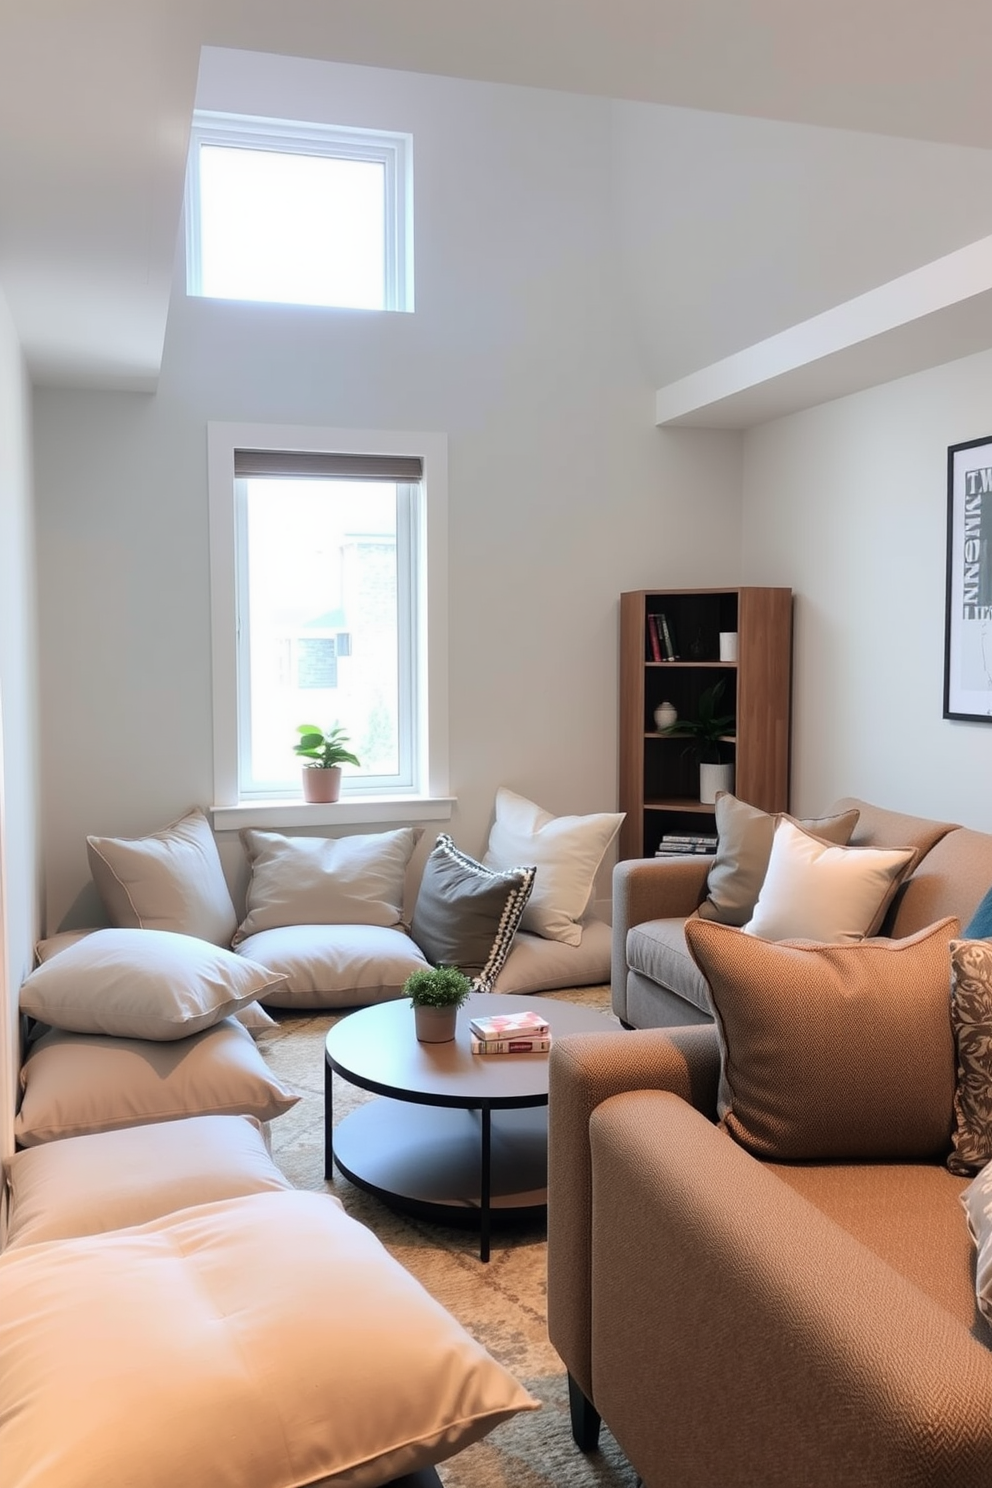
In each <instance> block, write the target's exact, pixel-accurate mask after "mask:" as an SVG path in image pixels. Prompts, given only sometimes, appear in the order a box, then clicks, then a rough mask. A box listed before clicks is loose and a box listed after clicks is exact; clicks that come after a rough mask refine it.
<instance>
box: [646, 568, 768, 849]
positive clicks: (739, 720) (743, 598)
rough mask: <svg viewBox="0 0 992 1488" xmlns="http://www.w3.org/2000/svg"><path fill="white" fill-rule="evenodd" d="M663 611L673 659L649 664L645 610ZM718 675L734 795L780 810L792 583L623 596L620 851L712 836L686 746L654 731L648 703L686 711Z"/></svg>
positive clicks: (683, 714)
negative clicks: (733, 638)
mask: <svg viewBox="0 0 992 1488" xmlns="http://www.w3.org/2000/svg"><path fill="white" fill-rule="evenodd" d="M662 613H663V614H664V615H665V616H666V618H667V620H668V622H669V629H670V631H671V633H672V640H673V642H674V649H675V650H676V653H677V656H678V659H677V660H674V661H669V660H664V661H655V660H654V659H653V649H652V644H651V636H650V632H649V629H648V617H649V616H650V615H652V614H662ZM721 631H736V632H737V636H738V650H737V661H736V662H723V661H720V659H719V657H720V639H719V638H720V632H721ZM719 677H723V678H724V679H725V681H726V684H727V685H726V688H725V691H724V694H723V699H722V701H721V703H720V705H719V711H720V712H721V713H727V714H731V715H733V717H734V719H735V720H736V722H735V731H734V733H733V735H732V736H728V737H727V738H726V753H727V754H728V756H729V757H731V758H732V760H733V763H734V771H735V778H734V794H735V795H736V796H738V797H740V799H741V800H744V801H749V802H750V803H751V804H752V805H753V806H758V807H760V808H761V810H763V811H785V810H787V809H788V805H789V764H790V758H789V756H790V741H791V708H792V590H791V589H778V588H776V589H762V588H750V587H748V588H739V589H638V590H634V591H632V592H630V593H626V594H621V596H620V805H619V809H620V810H621V811H623V812H625V813H626V815H625V818H624V823H623V826H622V827H621V829H620V842H619V851H620V856H621V858H640V857H650V856H652V855H653V854H654V852H655V850H656V848H657V846H658V843H659V842H660V841H661V838H662V835H663V834H664V833H666V832H698V833H705V832H712V831H714V830H715V824H716V821H715V814H714V809H713V806H712V805H704V804H703V803H702V802H701V801H700V799H699V767H698V761H697V756H696V753H695V751H694V750H691V749H690V750H687V748H686V746H687V744H688V743H689V742H690V741H689V740H687V739H685V738H680V737H678V736H677V735H671V736H667V735H663V734H660V733H659V732H658V730H657V727H656V725H655V722H654V710H655V708H656V707H657V706H658V704H659V703H661V702H663V701H665V700H667V701H669V702H671V703H673V704H674V705H675V707H676V708H677V709H678V713H679V718H680V719H685V718H694V717H695V716H696V711H697V705H698V701H699V696H700V694H701V693H702V692H703V691H704V690H705V689H706V688H707V687H710V686H712V684H713V683H714V682H715V681H716V680H717V678H719Z"/></svg>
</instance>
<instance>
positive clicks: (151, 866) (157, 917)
mask: <svg viewBox="0 0 992 1488" xmlns="http://www.w3.org/2000/svg"><path fill="white" fill-rule="evenodd" d="M86 852H87V856H88V858H89V864H90V872H91V873H92V875H93V882H94V883H95V884H96V886H97V890H98V892H99V894H100V898H101V899H102V901H103V907H104V909H105V910H106V911H107V915H108V918H109V919H110V923H111V924H112V925H117V926H121V927H124V928H129V929H133V930H174V931H176V932H177V933H178V934H179V935H196V936H199V938H200V939H201V940H209V941H211V942H212V943H213V944H214V945H220V946H230V944H231V936H232V935H233V934H234V931H235V929H236V927H237V923H238V917H237V914H236V912H235V909H234V905H233V904H232V903H231V895H230V892H229V890H228V887H227V880H226V879H225V878H224V870H223V868H222V867H221V862H220V857H219V856H218V853H217V843H216V842H215V840H214V834H213V831H212V830H211V827H210V823H209V822H208V821H207V818H206V816H205V815H204V813H203V812H202V811H201V810H200V809H199V807H196V808H195V809H194V810H193V811H190V812H188V813H187V814H186V815H185V816H183V817H180V819H179V820H178V821H174V822H171V823H170V825H169V826H167V827H163V828H162V830H161V832H153V833H152V834H151V836H149V837H87V839H86Z"/></svg>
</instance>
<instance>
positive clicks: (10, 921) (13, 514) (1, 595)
mask: <svg viewBox="0 0 992 1488" xmlns="http://www.w3.org/2000/svg"><path fill="white" fill-rule="evenodd" d="M35 657H36V645H35V623H34V548H33V533H32V517H31V466H30V404H29V390H28V382H27V376H26V374H25V369H24V362H23V358H22V356H21V349H20V345H19V343H18V339H17V336H16V334H15V331H14V326H13V323H12V322H11V319H10V314H9V312H8V309H7V302H6V300H5V299H4V296H3V291H2V289H0V710H2V718H0V724H2V728H0V1158H2V1157H4V1156H7V1155H8V1154H9V1153H11V1152H12V1151H13V1146H14V1141H13V1126H12V1121H13V1113H14V1096H15V1090H16V1074H17V1068H18V1064H19V1050H18V1038H17V989H18V988H19V987H20V984H21V982H22V981H23V979H24V977H25V976H26V975H27V973H28V972H29V971H30V969H31V966H32V965H33V949H34V942H35V939H36V937H37V933H38V925H39V901H40V893H39V867H38V837H39V831H38V822H37V803H38V791H37V773H36V760H37V753H38V731H37V717H36V659H35ZM71 727H72V725H71V724H70V729H71Z"/></svg>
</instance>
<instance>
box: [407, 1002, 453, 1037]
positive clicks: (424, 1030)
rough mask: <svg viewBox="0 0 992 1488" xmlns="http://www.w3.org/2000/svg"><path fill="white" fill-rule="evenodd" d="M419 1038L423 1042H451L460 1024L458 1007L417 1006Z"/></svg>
mask: <svg viewBox="0 0 992 1488" xmlns="http://www.w3.org/2000/svg"><path fill="white" fill-rule="evenodd" d="M413 1018H414V1023H415V1025H416V1029H417V1039H418V1041H419V1042H420V1043H422V1044H450V1042H451V1040H452V1039H453V1038H454V1036H455V1028H456V1027H457V1024H458V1009H457V1008H456V1007H415V1008H414V1010H413Z"/></svg>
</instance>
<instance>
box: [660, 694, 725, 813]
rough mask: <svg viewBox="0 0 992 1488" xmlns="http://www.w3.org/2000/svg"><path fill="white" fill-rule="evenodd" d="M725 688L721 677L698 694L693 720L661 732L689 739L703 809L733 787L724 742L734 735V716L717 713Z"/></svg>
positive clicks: (682, 722) (686, 720) (683, 721)
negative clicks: (697, 704)
mask: <svg viewBox="0 0 992 1488" xmlns="http://www.w3.org/2000/svg"><path fill="white" fill-rule="evenodd" d="M725 688H726V681H725V679H724V678H722V677H721V678H720V680H719V682H714V684H713V686H712V687H707V688H706V690H705V691H704V692H701V693H700V694H699V708H698V712H697V715H696V717H695V718H690V719H679V721H678V722H677V723H674V724H671V725H670V726H669V727H668V728H664V729H661V730H660V732H661V733H663V734H668V735H671V736H674V737H676V738H687V739H691V740H692V743H691V744H690V746H689V747H690V748H691V749H692V750H693V751H694V752H695V754H696V756H697V758H698V760H699V800H700V803H701V804H702V805H704V806H708V805H712V803H713V802H714V801H715V800H716V797H717V792H718V791H722V790H733V786H734V767H733V764H732V763H731V762H730V761H729V760H727V759H725V758H724V752H723V745H724V742H725V741H726V740H727V739H728V737H732V736H733V731H734V729H735V727H736V725H735V722H734V715H733V714H732V713H725V714H718V713H717V711H716V710H717V704H718V703H719V701H720V699H721V698H722V697H723V694H724V690H725Z"/></svg>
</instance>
